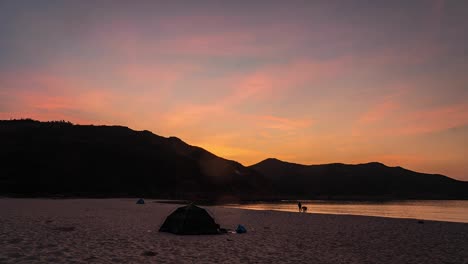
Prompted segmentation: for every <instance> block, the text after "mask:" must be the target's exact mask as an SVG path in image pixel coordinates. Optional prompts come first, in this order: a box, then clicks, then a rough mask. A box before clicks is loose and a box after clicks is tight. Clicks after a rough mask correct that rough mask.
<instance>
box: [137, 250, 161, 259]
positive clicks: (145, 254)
mask: <svg viewBox="0 0 468 264" xmlns="http://www.w3.org/2000/svg"><path fill="white" fill-rule="evenodd" d="M157 254H158V253H156V252H153V251H150V250H146V251H145V252H143V254H141V255H143V256H147V257H154V256H156V255H157Z"/></svg>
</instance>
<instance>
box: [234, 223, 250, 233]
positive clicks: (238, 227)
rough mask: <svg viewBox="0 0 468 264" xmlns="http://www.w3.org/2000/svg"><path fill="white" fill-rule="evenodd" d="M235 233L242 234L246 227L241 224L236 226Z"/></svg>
mask: <svg viewBox="0 0 468 264" xmlns="http://www.w3.org/2000/svg"><path fill="white" fill-rule="evenodd" d="M236 233H237V234H244V233H247V229H246V228H245V227H244V226H243V225H238V226H237V228H236Z"/></svg>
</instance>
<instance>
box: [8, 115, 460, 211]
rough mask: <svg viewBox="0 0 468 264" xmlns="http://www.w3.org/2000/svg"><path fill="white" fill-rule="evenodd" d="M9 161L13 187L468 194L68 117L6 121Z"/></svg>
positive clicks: (15, 192)
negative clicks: (220, 150) (256, 157)
mask: <svg viewBox="0 0 468 264" xmlns="http://www.w3.org/2000/svg"><path fill="white" fill-rule="evenodd" d="M0 170H1V173H0V194H1V195H7V196H84V197H96V196H100V197H125V196H146V197H155V198H170V199H196V200H210V201H221V202H222V201H238V200H258V199H289V198H294V199H306V198H310V199H315V198H344V199H349V198H356V197H365V199H374V198H377V199H380V198H390V199H394V198H399V199H400V198H401V199H406V198H410V199H412V198H418V199H468V182H462V181H457V180H454V179H451V178H448V177H445V176H442V175H433V174H424V173H417V172H413V171H410V170H406V169H403V168H401V167H387V166H385V165H383V164H381V163H377V162H373V163H367V164H358V165H346V164H326V165H310V166H306V165H300V164H294V163H287V162H283V161H280V160H277V159H267V160H264V161H262V162H260V163H258V164H255V165H252V166H250V167H244V166H243V165H241V164H240V163H238V162H235V161H231V160H226V159H223V158H221V157H218V156H216V155H214V154H212V153H210V152H208V151H206V150H204V149H202V148H200V147H196V146H191V145H188V144H187V143H185V142H184V141H182V140H181V139H179V138H176V137H169V138H165V137H161V136H158V135H155V134H153V133H151V132H149V131H134V130H131V129H129V128H127V127H122V126H93V125H74V124H71V123H69V122H65V121H54V122H39V121H34V120H31V119H22V120H5V121H0Z"/></svg>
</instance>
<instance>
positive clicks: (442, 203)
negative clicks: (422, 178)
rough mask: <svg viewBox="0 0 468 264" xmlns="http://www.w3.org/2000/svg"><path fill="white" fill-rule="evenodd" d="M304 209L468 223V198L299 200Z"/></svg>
mask: <svg viewBox="0 0 468 264" xmlns="http://www.w3.org/2000/svg"><path fill="white" fill-rule="evenodd" d="M300 202H301V203H302V206H307V213H312V214H314V213H317V214H347V215H367V216H381V217H393V218H414V219H425V220H436V221H448V222H461V223H468V201H460V200H405V201H388V202H362V201H325V200H301V201H300ZM226 207H234V208H242V209H251V210H275V211H286V212H299V209H298V206H297V201H281V202H274V203H271V202H255V203H247V204H228V205H226Z"/></svg>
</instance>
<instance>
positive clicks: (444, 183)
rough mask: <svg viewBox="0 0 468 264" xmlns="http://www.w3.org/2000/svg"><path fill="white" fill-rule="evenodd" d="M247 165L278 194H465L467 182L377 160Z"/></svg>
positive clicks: (451, 196)
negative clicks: (266, 179)
mask: <svg viewBox="0 0 468 264" xmlns="http://www.w3.org/2000/svg"><path fill="white" fill-rule="evenodd" d="M250 168H252V169H254V170H256V171H258V172H259V173H261V174H263V175H265V177H267V178H268V179H269V180H270V181H272V184H273V188H274V189H275V191H276V194H277V195H278V196H281V197H290V198H291V197H295V198H317V197H319V198H324V197H325V198H330V197H332V198H333V197H338V198H339V197H345V198H346V197H347V198H350V197H366V198H369V197H381V198H392V199H395V198H401V199H407V198H419V199H431V198H433V199H467V198H468V182H463V181H457V180H454V179H451V178H449V177H446V176H443V175H437V174H425V173H418V172H414V171H411V170H407V169H404V168H402V167H388V166H385V165H384V164H382V163H378V162H371V163H366V164H357V165H347V164H341V163H333V164H324V165H301V164H295V163H289V162H284V161H281V160H278V159H273V158H270V159H266V160H264V161H262V162H260V163H257V164H255V165H252V166H250Z"/></svg>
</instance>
